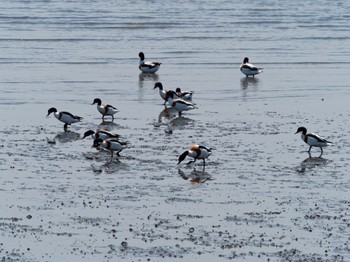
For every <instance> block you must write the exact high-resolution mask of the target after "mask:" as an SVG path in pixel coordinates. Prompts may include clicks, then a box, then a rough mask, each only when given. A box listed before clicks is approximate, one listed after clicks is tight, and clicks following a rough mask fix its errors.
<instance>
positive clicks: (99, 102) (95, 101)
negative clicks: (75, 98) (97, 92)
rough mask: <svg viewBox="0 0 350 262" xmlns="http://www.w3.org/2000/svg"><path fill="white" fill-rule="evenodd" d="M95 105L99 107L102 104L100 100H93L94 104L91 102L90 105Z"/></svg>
mask: <svg viewBox="0 0 350 262" xmlns="http://www.w3.org/2000/svg"><path fill="white" fill-rule="evenodd" d="M96 103H97V104H98V105H99V106H100V105H101V104H102V101H101V99H99V98H95V99H94V102H92V105H94V104H96Z"/></svg>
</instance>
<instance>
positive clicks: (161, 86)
mask: <svg viewBox="0 0 350 262" xmlns="http://www.w3.org/2000/svg"><path fill="white" fill-rule="evenodd" d="M156 88H159V89H160V90H163V85H162V83H161V82H157V83H156V84H155V85H154V89H156Z"/></svg>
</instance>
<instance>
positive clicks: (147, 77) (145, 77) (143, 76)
mask: <svg viewBox="0 0 350 262" xmlns="http://www.w3.org/2000/svg"><path fill="white" fill-rule="evenodd" d="M158 80H159V75H158V74H155V73H153V74H148V73H140V74H139V87H140V88H143V87H144V83H145V82H148V81H152V82H158Z"/></svg>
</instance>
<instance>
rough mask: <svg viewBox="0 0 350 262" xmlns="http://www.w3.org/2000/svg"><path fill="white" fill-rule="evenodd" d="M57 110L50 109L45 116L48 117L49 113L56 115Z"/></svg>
mask: <svg viewBox="0 0 350 262" xmlns="http://www.w3.org/2000/svg"><path fill="white" fill-rule="evenodd" d="M56 112H57V109H56V108H54V107H51V108H50V109H49V110H48V111H47V116H49V115H50V114H51V113H56Z"/></svg>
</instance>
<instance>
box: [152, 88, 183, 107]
mask: <svg viewBox="0 0 350 262" xmlns="http://www.w3.org/2000/svg"><path fill="white" fill-rule="evenodd" d="M157 88H158V89H159V95H160V97H161V98H162V99H163V100H164V104H163V105H165V104H166V102H167V101H168V99H169V92H170V91H172V90H169V89H165V88H163V84H162V83H161V82H157V83H155V84H154V88H153V89H157ZM172 92H173V93H174V94H175V98H178V96H177V95H176V93H175V92H174V91H172Z"/></svg>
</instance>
